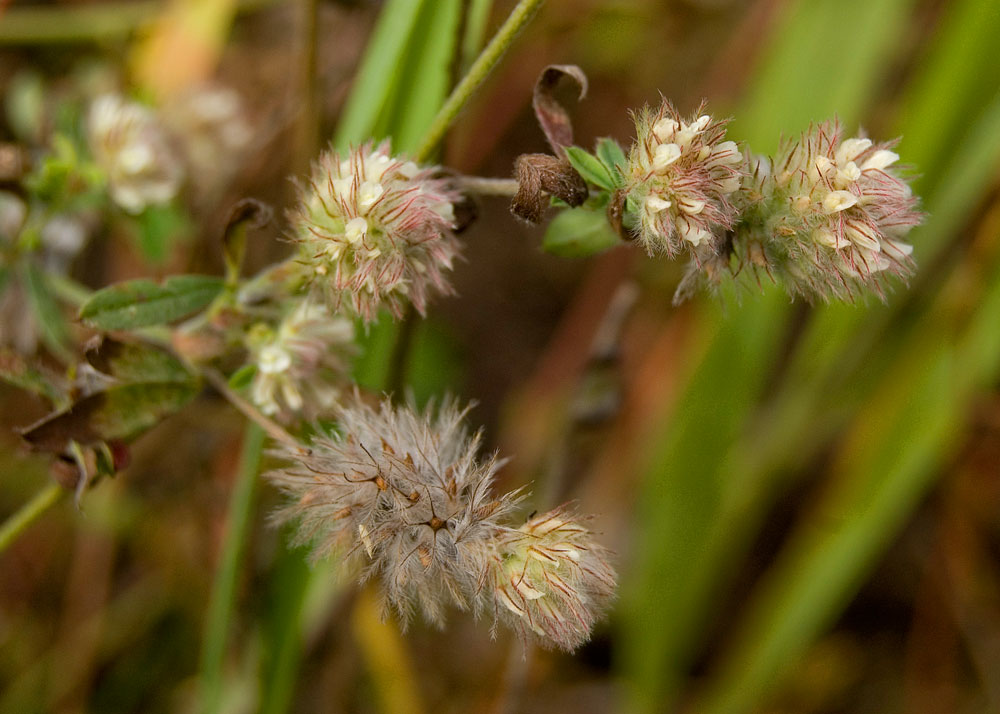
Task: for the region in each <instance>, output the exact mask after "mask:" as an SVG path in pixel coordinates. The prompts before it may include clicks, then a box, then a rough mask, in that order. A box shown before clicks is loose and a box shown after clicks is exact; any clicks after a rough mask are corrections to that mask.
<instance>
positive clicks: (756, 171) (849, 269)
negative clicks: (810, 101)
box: [733, 121, 923, 299]
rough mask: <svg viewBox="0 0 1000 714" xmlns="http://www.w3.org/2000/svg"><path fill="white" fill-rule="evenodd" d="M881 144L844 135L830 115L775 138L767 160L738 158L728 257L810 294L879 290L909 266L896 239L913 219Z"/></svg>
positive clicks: (917, 217)
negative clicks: (739, 177)
mask: <svg viewBox="0 0 1000 714" xmlns="http://www.w3.org/2000/svg"><path fill="white" fill-rule="evenodd" d="M891 149H892V144H891V143H881V144H876V143H874V142H872V141H871V140H870V139H868V138H865V137H849V138H844V137H843V136H842V134H841V129H840V126H839V124H838V123H837V122H835V121H831V122H825V123H823V124H820V125H817V126H813V127H810V129H809V131H807V132H805V133H804V134H802V135H801V136H800V137H799V138H798V139H797V140H794V141H788V142H785V144H784V145H783V146H782V148H781V150H780V151H779V153H778V155H777V156H776V158H774V159H773V160H770V159H767V158H763V157H748V163H749V165H750V167H751V175H750V178H749V179H748V180H747V181H746V182H745V189H744V191H743V192H741V196H740V200H741V204H743V215H742V217H741V222H740V224H739V225H737V227H736V231H735V233H734V238H733V249H734V252H735V253H736V256H737V261H736V262H737V263H738V264H740V265H742V266H745V267H748V268H749V269H750V270H751V271H753V270H754V269H763V270H764V271H765V272H767V273H769V274H771V275H772V276H774V277H776V278H777V279H779V280H780V281H781V282H782V283H783V284H784V286H785V288H786V289H787V290H788V291H789V292H790V293H792V294H800V295H803V296H805V297H807V298H810V299H811V298H815V297H820V298H823V299H829V298H831V297H832V298H841V299H843V298H849V297H852V296H854V295H855V294H858V293H861V292H867V291H873V292H875V293H877V294H878V295H880V296H881V295H883V294H884V282H885V277H886V276H888V275H897V276H902V277H904V278H905V277H907V276H909V275H910V274H911V273H912V272H913V268H914V264H913V260H912V258H911V253H912V252H913V247H912V246H911V245H910V244H909V243H907V242H906V236H907V233H908V232H909V231H910V229H911V228H913V226H915V225H918V224H919V223H920V222H921V220H922V219H923V215H922V214H921V213H920V212H919V211H918V210H917V203H918V202H917V199H916V197H915V196H913V193H912V191H911V190H910V187H909V185H908V184H907V183H906V180H905V179H904V178H903V177H902V175H901V174H900V172H899V169H898V168H897V165H896V164H897V162H898V160H899V156H898V155H897V154H896V153H895V152H893V151H892V150H891Z"/></svg>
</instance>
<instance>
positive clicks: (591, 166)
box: [566, 146, 618, 191]
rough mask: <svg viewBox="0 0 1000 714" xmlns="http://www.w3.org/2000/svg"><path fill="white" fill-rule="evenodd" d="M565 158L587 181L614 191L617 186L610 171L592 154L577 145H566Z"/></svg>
mask: <svg viewBox="0 0 1000 714" xmlns="http://www.w3.org/2000/svg"><path fill="white" fill-rule="evenodd" d="M566 158H567V159H569V163H570V164H571V165H572V166H573V168H574V169H576V172H577V173H578V174H580V175H581V176H583V180H584V181H586V182H587V183H589V184H593V185H594V186H598V187H600V188H603V189H604V190H605V191H614V190H615V189H616V188H618V184H617V183H616V182H615V180H614V178H612V174H611V172H610V171H608V169H607V167H606V166H605V165H604V164H602V163H601V161H600V159H598V158H597V157H596V156H594V155H593V154H588V153H587V152H586V151H584V150H583V149H581V148H580V147H579V146H567V147H566Z"/></svg>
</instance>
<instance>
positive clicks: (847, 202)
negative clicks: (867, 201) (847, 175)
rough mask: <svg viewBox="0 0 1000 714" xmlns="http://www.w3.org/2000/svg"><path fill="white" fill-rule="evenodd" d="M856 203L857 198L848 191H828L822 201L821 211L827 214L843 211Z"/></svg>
mask: <svg viewBox="0 0 1000 714" xmlns="http://www.w3.org/2000/svg"><path fill="white" fill-rule="evenodd" d="M857 202H858V197H857V196H855V195H854V194H853V193H851V192H850V191H830V193H828V194H827V195H826V198H824V199H823V210H825V211H826V212H827V213H836V212H837V211H844V210H847V209H848V208H850V207H851V206H853V205H854V204H856V203H857Z"/></svg>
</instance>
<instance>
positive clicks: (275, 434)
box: [201, 369, 309, 453]
mask: <svg viewBox="0 0 1000 714" xmlns="http://www.w3.org/2000/svg"><path fill="white" fill-rule="evenodd" d="M201 374H202V376H203V377H204V378H205V379H206V380H207V381H208V383H209V384H211V385H212V387H213V388H214V389H215V390H216V391H217V392H218V393H219V394H221V395H222V396H223V397H225V398H226V401H228V402H229V403H230V404H232V405H233V406H234V407H236V408H237V409H239V410H240V412H242V413H243V416H245V417H246V418H247V419H249V420H250V421H252V422H254V423H255V424H257V425H258V426H259V427H260V428H261V429H263V430H264V431H265V432H266V433H267V435H268V436H270V437H271V438H272V439H274V440H275V441H279V442H281V443H282V444H284V445H285V446H288V447H291V448H293V449H296V450H297V451H300V452H302V453H308V452H309V449H308V448H306V447H305V446H303V445H302V443H301V442H300V441H299V440H298V439H296V438H295V437H294V436H292V435H291V434H289V433H288V432H287V431H285V429H284V428H283V427H282V426H281V425H280V424H278V423H277V422H275V421H272V420H271V419H268V418H267V417H266V416H264V415H263V414H261V412H260V410H259V409H257V407H255V406H254V405H253V404H251V403H250V402H248V401H247V400H246V399H244V398H243V397H241V396H240V395H239V394H237V393H236V391H235V390H234V389H233V388H232V387H230V386H229V382H228V381H227V380H226V378H225V377H224V376H223V375H222V374H220V373H219V372H217V371H215V370H214V369H204V370H202V372H201Z"/></svg>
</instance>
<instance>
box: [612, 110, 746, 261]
mask: <svg viewBox="0 0 1000 714" xmlns="http://www.w3.org/2000/svg"><path fill="white" fill-rule="evenodd" d="M700 112H701V108H700V109H699V113H700ZM725 125H726V123H725V122H724V121H716V120H714V119H712V117H710V116H708V115H707V114H701V115H700V116H698V117H697V118H693V119H691V120H690V121H684V120H683V119H681V117H680V115H679V114H678V113H677V110H676V109H674V107H673V105H672V104H670V102H667V101H664V102H663V104H662V105H661V106H660V109H659V111H657V112H656V113H653V112H652V111H651V110H650V109H648V108H646V109H643V110H642V111H641V112H640V113H639V114H638V116H637V118H636V140H635V144H634V145H633V146H632V150H631V152H630V154H629V159H628V167H627V168H626V173H627V176H626V182H627V184H626V191H627V194H628V200H629V204H630V206H631V207H632V210H634V211H635V213H636V217H637V222H636V227H635V233H636V237H637V239H638V240H639V242H640V243H641V244H642V245H643V247H644V248H645V249H646V251H647V252H648V253H649V254H650V255H654V254H655V253H666V254H667V255H669V256H673V255H676V254H677V253H678V252H680V251H681V250H682V249H683V248H685V247H686V248H687V249H689V250H691V249H694V248H698V247H701V246H705V247H708V248H711V249H714V247H715V243H716V241H717V239H716V237H715V235H716V233H717V232H719V231H725V230H728V229H729V228H731V227H732V225H733V219H734V217H735V209H734V208H733V205H732V203H731V202H730V199H729V197H730V195H731V194H732V193H733V192H734V191H736V190H737V189H738V188H739V186H740V177H741V168H740V166H741V164H742V162H743V155H742V154H741V153H740V151H739V149H738V148H737V146H736V143H735V142H733V141H725V140H724V139H725V135H726V127H725Z"/></svg>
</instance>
